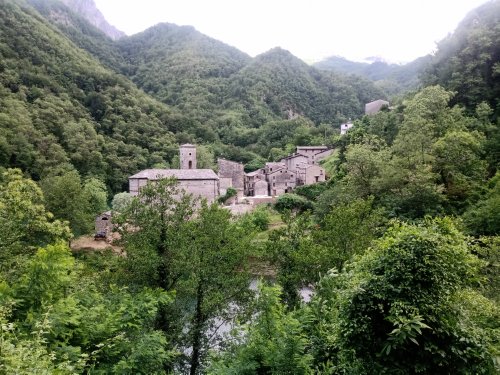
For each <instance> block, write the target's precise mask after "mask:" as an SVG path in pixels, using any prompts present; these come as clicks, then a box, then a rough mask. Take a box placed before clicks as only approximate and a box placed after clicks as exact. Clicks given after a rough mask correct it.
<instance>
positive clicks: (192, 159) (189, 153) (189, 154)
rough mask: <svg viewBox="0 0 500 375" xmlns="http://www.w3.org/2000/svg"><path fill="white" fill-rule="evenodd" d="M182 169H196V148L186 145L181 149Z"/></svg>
mask: <svg viewBox="0 0 500 375" xmlns="http://www.w3.org/2000/svg"><path fill="white" fill-rule="evenodd" d="M179 161H180V166H181V169H196V146H194V145H191V144H189V143H186V144H184V145H181V147H180V148H179Z"/></svg>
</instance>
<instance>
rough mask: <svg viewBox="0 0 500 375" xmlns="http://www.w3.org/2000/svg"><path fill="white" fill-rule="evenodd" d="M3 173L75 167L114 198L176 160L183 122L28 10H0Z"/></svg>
mask: <svg viewBox="0 0 500 375" xmlns="http://www.w3.org/2000/svg"><path fill="white" fill-rule="evenodd" d="M0 35H2V37H1V38H0V166H2V167H19V168H21V169H23V170H24V171H26V172H27V173H29V174H30V175H31V176H32V177H33V178H35V179H38V178H43V177H45V176H47V175H50V174H54V173H59V172H60V171H63V170H67V169H68V168H72V167H75V168H77V169H78V171H79V172H80V173H81V174H82V175H83V176H87V175H93V176H100V177H102V178H103V179H104V180H105V181H106V182H107V185H108V186H109V188H110V189H111V190H112V191H119V190H121V189H122V188H124V184H126V181H127V176H128V175H130V174H131V173H134V172H136V171H137V170H138V169H141V168H145V167H147V166H151V165H152V164H154V163H159V162H164V161H165V160H170V159H171V158H172V157H173V156H174V155H175V154H176V143H177V141H176V139H175V137H174V135H173V133H172V132H171V131H170V130H169V128H171V129H179V128H182V126H183V125H182V124H184V120H183V118H184V117H183V116H181V115H179V114H176V113H175V111H172V110H171V109H169V108H168V107H166V106H165V105H163V104H160V103H158V102H156V101H155V100H153V99H151V98H149V97H147V96H146V95H145V94H144V93H142V92H141V91H140V90H138V89H137V88H136V87H135V86H134V85H133V84H132V83H131V82H129V81H128V80H126V79H125V78H124V77H121V76H119V75H117V74H115V73H113V72H112V71H110V70H108V69H106V68H104V67H103V66H102V65H100V64H99V62H98V61H97V60H96V59H94V58H93V57H92V56H91V55H89V54H88V53H86V52H84V51H83V50H81V49H79V48H77V47H76V46H75V45H74V44H73V43H72V42H70V41H69V40H68V39H67V38H65V37H64V36H63V35H62V34H60V33H59V32H58V31H57V30H56V29H55V28H54V27H52V26H51V25H50V24H48V23H47V21H46V20H45V19H43V18H42V17H41V16H40V15H39V14H38V13H36V12H35V11H34V10H32V9H31V8H29V7H24V6H20V5H19V4H17V3H15V2H11V1H4V2H3V5H2V7H1V8H0Z"/></svg>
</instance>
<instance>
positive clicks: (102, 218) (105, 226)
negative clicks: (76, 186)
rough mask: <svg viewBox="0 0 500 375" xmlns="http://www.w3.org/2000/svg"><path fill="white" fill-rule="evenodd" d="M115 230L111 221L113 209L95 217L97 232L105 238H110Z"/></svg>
mask: <svg viewBox="0 0 500 375" xmlns="http://www.w3.org/2000/svg"><path fill="white" fill-rule="evenodd" d="M112 232H113V224H112V222H111V211H106V212H103V213H102V214H100V215H99V216H97V217H96V219H95V233H96V235H97V234H99V235H102V236H103V238H105V239H108V238H110V236H111V234H112Z"/></svg>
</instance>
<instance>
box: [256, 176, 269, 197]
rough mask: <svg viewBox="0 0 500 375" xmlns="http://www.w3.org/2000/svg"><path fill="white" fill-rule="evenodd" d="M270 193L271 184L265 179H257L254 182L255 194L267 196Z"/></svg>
mask: <svg viewBox="0 0 500 375" xmlns="http://www.w3.org/2000/svg"><path fill="white" fill-rule="evenodd" d="M267 195H269V185H268V183H267V181H265V180H257V181H255V184H254V194H253V196H256V197H259V196H267Z"/></svg>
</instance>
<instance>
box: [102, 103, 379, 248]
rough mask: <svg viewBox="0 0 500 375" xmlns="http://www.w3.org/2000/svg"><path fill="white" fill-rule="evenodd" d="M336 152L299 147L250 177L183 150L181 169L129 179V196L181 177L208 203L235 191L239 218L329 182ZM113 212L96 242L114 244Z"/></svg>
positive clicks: (231, 202) (370, 110) (235, 165)
mask: <svg viewBox="0 0 500 375" xmlns="http://www.w3.org/2000/svg"><path fill="white" fill-rule="evenodd" d="M388 106H389V102H387V101H385V100H380V99H379V100H375V101H373V102H370V103H367V104H366V105H365V115H368V116H369V115H372V114H375V113H377V112H379V111H380V110H381V109H382V108H384V107H385V108H387V107H388ZM353 126H354V125H353V123H352V122H351V121H348V122H346V123H343V124H341V125H340V129H339V130H340V134H341V135H345V134H346V133H347V132H348V131H349V130H350V129H351V128H352V127H353ZM333 151H334V150H333V148H330V147H328V146H325V145H315V146H297V147H296V149H295V152H294V153H293V154H291V155H288V156H286V157H284V158H282V159H280V160H279V161H277V162H267V163H265V165H264V166H263V167H262V168H259V169H257V170H255V171H252V172H248V173H245V171H244V166H243V164H242V163H239V162H235V161H232V160H226V159H224V158H218V159H217V172H215V171H214V170H212V169H198V168H197V154H196V146H195V145H193V144H189V143H186V144H183V145H180V146H179V162H180V168H179V169H144V170H142V171H140V172H138V173H136V174H134V175H132V176H130V177H129V178H128V180H129V193H130V195H131V196H137V195H138V194H139V192H140V189H141V187H143V186H145V185H146V184H147V183H148V182H150V181H157V180H159V179H162V178H175V179H176V180H177V181H178V184H179V187H180V189H181V190H183V191H184V192H185V193H186V194H190V195H192V196H193V197H195V198H201V199H206V200H207V202H208V203H213V202H215V201H217V200H218V199H219V198H220V197H223V196H226V194H227V193H228V191H230V190H233V192H235V194H234V196H230V197H228V199H227V200H226V201H225V202H224V203H225V207H226V208H227V209H229V210H230V211H231V212H232V213H233V214H243V213H245V212H249V211H252V210H253V209H254V208H255V207H256V206H257V205H259V204H265V203H274V202H275V201H276V198H277V197H279V196H280V195H283V194H285V193H291V192H292V191H293V189H294V188H296V187H298V186H305V185H312V184H316V183H320V182H324V181H326V179H327V173H326V171H325V169H324V168H323V167H322V166H321V161H322V160H324V159H326V158H327V157H328V156H330V155H331V154H332V152H333ZM111 219H112V212H111V211H106V212H104V213H102V214H100V215H99V216H97V218H96V220H95V239H106V240H108V241H111V234H112V231H113V224H112V220H111Z"/></svg>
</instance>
